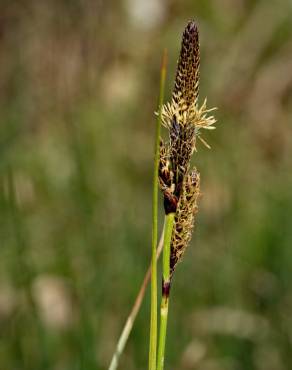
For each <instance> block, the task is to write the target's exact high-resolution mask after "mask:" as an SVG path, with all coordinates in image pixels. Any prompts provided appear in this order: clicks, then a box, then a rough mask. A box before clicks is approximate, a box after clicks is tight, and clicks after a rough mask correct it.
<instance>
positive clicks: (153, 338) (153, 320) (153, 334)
mask: <svg viewBox="0 0 292 370" xmlns="http://www.w3.org/2000/svg"><path fill="white" fill-rule="evenodd" d="M166 58H167V57H166V50H165V51H164V53H163V58H162V64H161V72H160V90H159V91H160V92H159V106H158V116H157V120H156V135H155V157H154V174H153V199H152V257H151V316H150V340H149V370H156V347H157V263H156V245H157V232H158V166H159V145H160V127H161V112H162V105H163V99H164V87H165V78H166Z"/></svg>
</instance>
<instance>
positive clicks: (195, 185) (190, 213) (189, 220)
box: [170, 168, 200, 276]
mask: <svg viewBox="0 0 292 370" xmlns="http://www.w3.org/2000/svg"><path fill="white" fill-rule="evenodd" d="M199 195H200V174H199V172H198V171H197V170H196V168H194V169H193V170H192V171H191V172H190V173H189V174H188V175H187V177H186V179H185V180H184V183H183V189H182V194H181V197H180V199H179V203H178V206H177V211H176V215H175V224H174V229H173V234H172V244H171V252H170V273H171V276H172V274H173V272H174V270H175V267H176V265H177V263H178V262H180V261H181V259H182V256H183V254H184V252H185V250H186V248H187V246H188V244H189V242H190V240H191V237H192V231H193V228H194V222H195V214H196V212H197V208H198V207H197V200H198V197H199Z"/></svg>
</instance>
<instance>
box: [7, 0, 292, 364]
mask: <svg viewBox="0 0 292 370" xmlns="http://www.w3.org/2000/svg"><path fill="white" fill-rule="evenodd" d="M0 6H1V10H0V99H1V104H0V116H1V125H0V220H1V222H0V368H1V369H7V370H8V369H13V370H39V369H42V370H46V369H53V370H69V369H70V370H74V369H76V370H77V369H78V370H82V369H84V370H96V369H106V368H107V366H108V365H109V362H110V358H111V355H112V353H113V350H114V347H115V344H116V341H117V339H118V336H119V334H120V331H121V329H122V326H123V324H124V322H125V319H126V317H127V315H128V313H129V310H130V307H131V305H132V303H133V301H134V298H135V296H136V294H137V292H138V288H139V286H140V283H141V281H142V278H143V276H144V273H145V271H146V269H147V267H148V265H149V261H150V251H151V247H150V241H151V189H152V187H151V181H152V168H153V145H154V131H155V118H154V114H153V112H154V110H155V109H156V108H157V98H158V89H159V69H160V62H161V55H162V50H163V48H164V47H167V49H168V54H169V64H168V79H167V92H168V96H167V98H169V96H170V93H171V89H172V86H173V79H174V74H175V66H176V60H177V58H178V53H179V49H180V39H181V33H182V31H183V28H184V26H185V24H186V22H187V21H188V20H190V19H195V20H196V21H197V22H198V25H199V30H200V41H201V89H200V96H201V99H200V100H201V102H202V100H203V98H204V97H205V96H206V95H207V96H208V102H209V106H210V107H211V106H217V107H218V108H219V109H218V111H217V113H216V116H217V119H218V124H217V130H216V131H215V132H211V133H207V134H205V139H207V141H208V142H209V143H210V145H211V146H212V150H208V149H206V148H205V147H204V146H203V145H201V144H200V143H199V144H198V154H197V155H195V163H196V165H197V167H198V169H199V170H200V172H201V182H202V183H201V187H202V193H203V194H202V197H201V200H200V204H199V213H198V217H197V226H196V229H195V233H194V237H193V240H192V243H191V246H190V247H189V249H188V251H187V253H186V255H185V258H184V261H183V263H182V264H180V265H179V267H178V269H177V273H176V276H175V279H174V284H173V291H172V297H173V298H172V299H171V306H170V317H169V335H168V338H167V361H166V369H180V370H188V369H198V370H223V369H224V370H229V369H230V370H231V369H232V370H234V369H236V370H237V369H238V370H284V369H291V368H292V290H291V282H292V224H291V222H292V221H291V220H292V195H291V194H292V126H291V122H292V104H291V103H292V73H291V71H292V41H291V40H292V39H291V36H292V28H291V22H292V4H291V1H288V0H279V1H275V0H271V1H265V0H233V1H232V0H221V1H219V0H197V1H190V0H184V1H174V0H161V1H159V0H147V1H144V0H123V1H117V0H116V1H114V0H107V1H102V0H96V1H94V0H70V1H65V0H63V1H60V0H52V1H45V0H28V1H25V2H16V1H10V0H2V1H1V5H0ZM162 218H163V214H162V212H161V219H162ZM148 335H149V290H148V293H147V296H146V299H145V301H144V304H143V307H142V310H141V312H140V313H139V316H138V319H137V322H136V324H135V327H134V330H133V332H132V335H131V337H130V340H129V343H128V345H127V348H126V351H125V354H124V355H123V356H122V360H121V365H120V369H127V370H139V369H141V370H142V369H146V367H147V357H148Z"/></svg>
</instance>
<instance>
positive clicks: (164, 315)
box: [157, 213, 175, 370]
mask: <svg viewBox="0 0 292 370" xmlns="http://www.w3.org/2000/svg"><path fill="white" fill-rule="evenodd" d="M174 216H175V213H169V214H167V215H166V216H165V226H164V227H165V228H164V243H163V260H162V267H163V270H162V298H161V306H160V330H159V345H158V358H157V370H163V368H164V353H165V342H166V332H167V319H168V305H169V292H170V244H171V236H172V229H173V224H174Z"/></svg>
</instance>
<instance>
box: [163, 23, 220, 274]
mask: <svg viewBox="0 0 292 370" xmlns="http://www.w3.org/2000/svg"><path fill="white" fill-rule="evenodd" d="M199 66H200V50H199V34H198V28H197V26H196V24H195V22H193V21H191V22H189V23H188V24H187V26H186V28H185V30H184V32H183V37H182V45H181V51H180V56H179V60H178V65H177V71H176V78H175V83H174V89H173V93H172V99H171V102H169V103H167V104H165V105H164V106H163V108H162V123H163V125H164V126H165V127H166V128H167V130H168V132H169V138H168V141H166V142H163V141H162V140H161V145H160V166H159V182H160V188H161V190H162V192H163V194H164V208H165V213H166V214H168V213H170V212H175V225H174V230H173V235H172V245H171V274H172V273H173V271H174V269H175V266H176V264H177V263H178V262H179V260H180V259H181V257H182V255H183V254H184V251H185V249H186V247H187V245H188V243H189V241H190V239H191V234H192V229H193V226H194V221H195V213H196V210H197V198H198V196H199V193H200V190H199V186H200V176H199V173H198V171H197V170H196V169H193V170H192V171H190V162H191V157H192V154H193V152H194V151H195V150H196V139H197V138H199V139H200V140H201V141H202V142H203V143H204V144H205V145H206V146H207V147H209V145H208V144H207V143H206V142H205V140H203V139H202V138H201V136H200V135H201V129H203V128H204V129H209V130H211V129H214V128H215V127H214V126H213V125H214V123H215V122H216V120H215V118H214V117H213V116H212V115H209V112H210V111H212V110H213V109H214V108H213V109H207V101H206V99H205V100H204V103H203V104H202V106H201V107H199V104H198V94H199Z"/></svg>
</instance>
